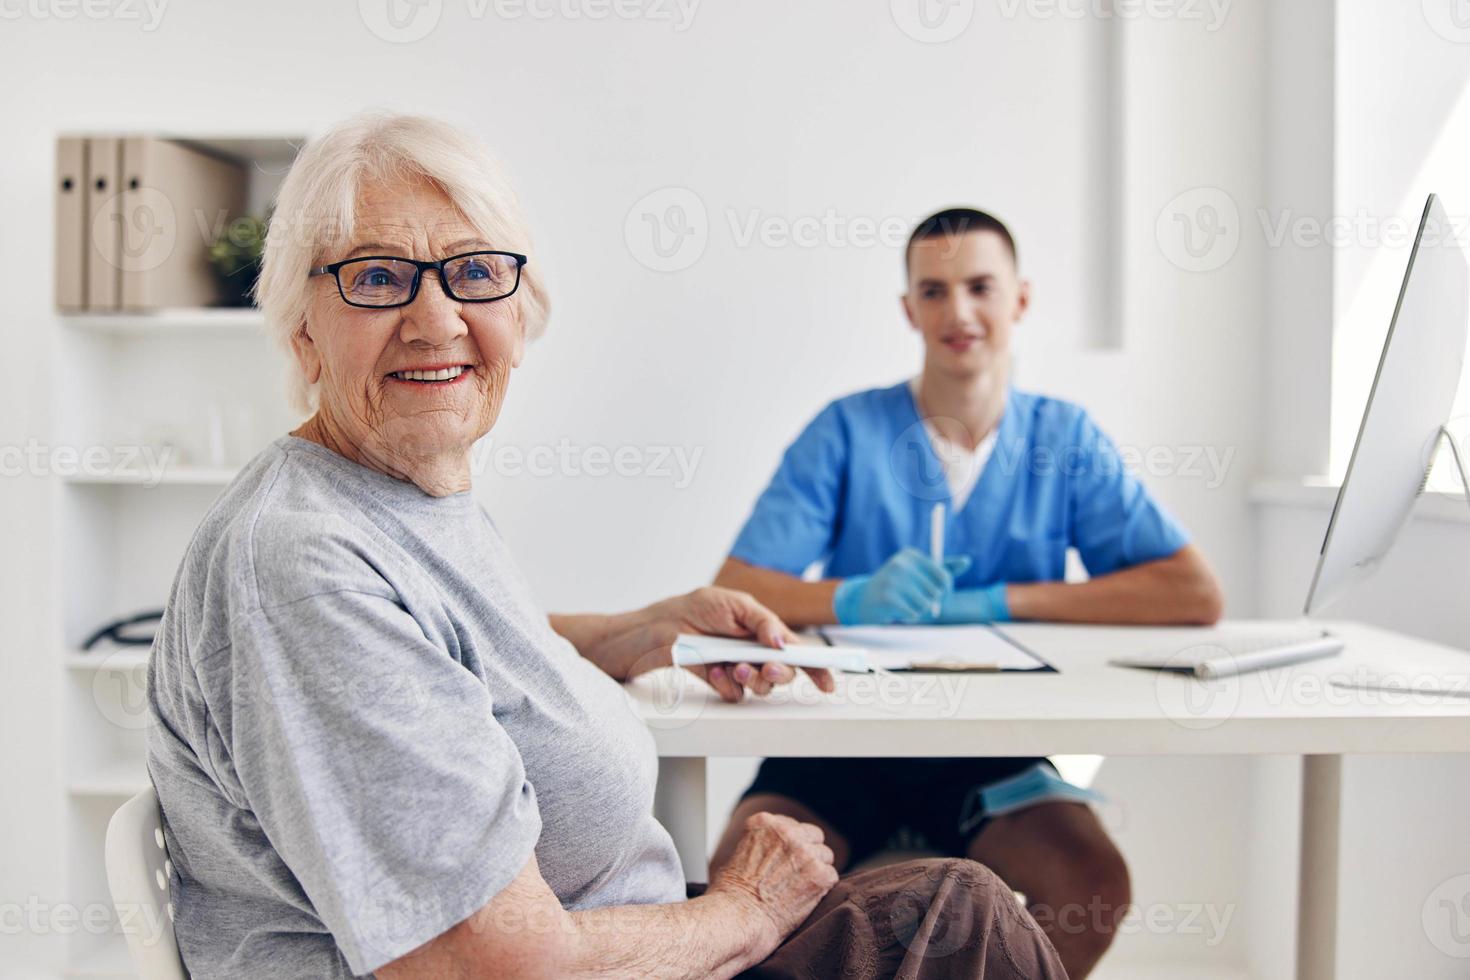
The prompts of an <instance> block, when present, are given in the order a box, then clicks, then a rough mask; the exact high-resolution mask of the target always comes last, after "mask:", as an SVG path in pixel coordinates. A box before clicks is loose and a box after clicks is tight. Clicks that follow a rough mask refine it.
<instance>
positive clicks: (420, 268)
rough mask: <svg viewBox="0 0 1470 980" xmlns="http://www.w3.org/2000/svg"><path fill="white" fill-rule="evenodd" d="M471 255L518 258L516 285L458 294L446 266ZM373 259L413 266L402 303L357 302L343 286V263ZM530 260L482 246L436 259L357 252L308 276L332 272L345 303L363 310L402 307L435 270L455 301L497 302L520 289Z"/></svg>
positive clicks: (415, 297) (311, 271) (415, 295)
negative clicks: (500, 290) (495, 291)
mask: <svg viewBox="0 0 1470 980" xmlns="http://www.w3.org/2000/svg"><path fill="white" fill-rule="evenodd" d="M471 255H503V256H505V257H507V258H511V259H515V261H516V281H515V285H514V286H511V287H510V292H508V293H503V294H501V295H500V296H486V297H481V298H475V297H465V296H457V295H455V292H454V290H453V289H450V288H449V280H448V279H447V278H445V276H444V266H445V265H447V264H448V263H450V262H453V261H454V260H455V259H465V258H469V257H470V256H471ZM373 259H380V260H381V259H391V260H393V261H394V262H407V263H408V264H409V265H411V266H413V267H414V273H413V283H412V284H411V285H410V286H409V288H408V299H405V300H404V301H402V302H401V303H388V304H385V305H379V304H376V303H354V302H353V301H352V300H350V299H348V298H347V290H346V289H345V288H343V286H342V277H341V276H340V275H339V274H338V273H339V272H341V270H342V268H343V267H344V266H348V265H351V264H352V263H354V262H371V261H372V260H373ZM529 261H531V260H530V259H528V258H527V257H526V256H524V255H522V254H521V253H519V252H502V251H500V250H499V249H493V248H480V249H475V250H474V251H473V252H460V253H459V254H458V255H450V256H448V257H446V258H442V259H439V260H438V261H435V262H420V261H419V260H418V259H410V258H407V257H406V256H402V255H354V256H353V257H352V258H350V259H343V260H342V261H341V262H333V263H331V264H330V265H319V266H317V267H316V268H315V269H311V270H308V272H307V273H306V277H307V278H308V279H310V278H313V277H315V276H325V275H330V276H331V277H332V279H333V280H334V281H335V282H336V283H337V295H338V296H341V297H342V302H344V303H346V304H347V305H348V306H355V307H357V308H358V309H360V310H396V309H398V308H399V307H401V306H407V305H409V304H410V303H412V302H413V301H414V300H415V299H417V298H418V295H419V285H420V284H421V283H422V282H423V281H424V273H425V272H427V271H428V270H430V269H433V270H434V271H435V272H437V273H439V288H440V289H442V290H444V295H445V296H448V297H449V298H450V299H452V300H454V301H455V302H456V303H494V302H495V301H496V300H502V299H507V298H509V297H511V296H514V295H515V294H516V290H518V289H520V288H521V270H522V269H524V268H525V267H526V263H527V262H529Z"/></svg>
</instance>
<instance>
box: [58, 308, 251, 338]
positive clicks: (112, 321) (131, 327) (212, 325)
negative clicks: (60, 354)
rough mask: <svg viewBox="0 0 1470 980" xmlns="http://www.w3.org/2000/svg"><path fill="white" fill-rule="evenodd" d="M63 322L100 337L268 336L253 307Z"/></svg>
mask: <svg viewBox="0 0 1470 980" xmlns="http://www.w3.org/2000/svg"><path fill="white" fill-rule="evenodd" d="M61 320H62V322H63V323H66V324H68V325H70V326H72V327H76V328H77V329H79V330H90V331H94V332H97V333H113V334H154V333H170V334H174V333H191V334H198V335H200V336H210V335H219V336H250V335H251V334H257V335H263V334H264V333H265V317H264V316H263V315H262V314H261V312H260V311H259V310H257V309H253V308H250V307H221V308H219V309H209V308H200V309H193V310H188V309H177V310H158V311H157V312H152V313H127V312H117V313H64V314H62V316H61Z"/></svg>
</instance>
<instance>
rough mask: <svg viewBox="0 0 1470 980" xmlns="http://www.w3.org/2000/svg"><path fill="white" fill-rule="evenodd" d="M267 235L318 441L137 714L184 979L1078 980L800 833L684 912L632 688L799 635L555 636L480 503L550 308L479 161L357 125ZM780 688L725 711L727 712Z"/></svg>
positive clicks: (283, 480) (306, 179)
mask: <svg viewBox="0 0 1470 980" xmlns="http://www.w3.org/2000/svg"><path fill="white" fill-rule="evenodd" d="M275 214H276V218H275V221H274V223H273V226H272V229H271V234H270V239H269V241H268V243H267V247H266V253H265V265H264V271H263V275H262V279H261V285H260V290H259V294H260V300H261V304H262V307H263V308H264V311H265V315H266V318H267V321H268V322H269V323H270V324H271V327H272V329H273V330H274V331H275V332H276V333H277V334H278V336H279V337H280V338H281V339H282V340H283V342H284V343H285V344H286V345H287V346H288V348H289V350H290V351H291V353H292V354H293V355H294V356H293V358H292V363H293V365H294V367H295V369H296V373H295V376H294V384H295V389H296V392H295V393H296V396H297V399H298V401H299V402H300V403H301V405H302V407H304V408H306V409H307V411H308V412H310V417H309V419H308V420H307V421H306V422H305V423H304V424H303V425H302V426H301V427H300V428H298V429H297V430H296V431H295V432H292V433H291V434H289V435H285V436H282V437H281V438H279V439H277V440H276V441H275V442H274V443H273V444H272V445H271V446H269V447H268V448H267V449H266V450H265V451H264V452H263V453H261V454H260V455H259V456H258V457H256V458H255V460H254V461H252V462H251V463H250V464H249V465H247V466H246V467H245V468H244V469H243V471H242V472H241V473H240V475H239V476H238V477H237V478H236V479H235V481H234V482H233V483H232V484H231V485H230V486H229V488H228V489H227V490H226V491H225V492H224V493H223V494H222V495H221V496H220V498H219V500H218V501H217V502H216V503H215V504H214V506H213V507H212V509H211V510H210V512H209V514H208V515H207V516H206V517H205V519H204V522H203V523H202V525H201V526H200V528H199V530H198V532H197V533H196V534H195V535H194V538H193V540H192V542H191V543H190V546H189V549H188V552H187V554H186V555H185V557H184V560H183V563H182V566H181V567H180V569H179V573H178V577H177V579H176V581H175V583H174V587H173V592H172V594H171V596H170V598H169V601H168V607H167V614H166V616H165V620H164V624H163V626H162V628H161V630H160V632H159V637H158V640H157V643H156V645H155V647H154V650H153V658H152V663H151V669H150V672H149V681H148V689H149V700H150V705H151V709H152V712H153V715H154V722H155V724H153V726H152V727H151V730H150V732H149V742H148V767H149V771H150V774H151V776H152V779H153V783H154V785H155V787H156V788H157V792H158V797H159V801H160V803H161V805H162V809H163V817H164V834H165V837H166V840H167V845H168V849H169V853H170V856H171V858H172V862H173V872H172V873H173V879H172V881H171V882H170V885H171V892H172V896H173V903H174V910H175V913H176V917H175V929H176V932H177V936H178V940H179V945H180V949H181V953H182V956H183V960H184V963H185V965H186V966H187V968H188V969H189V970H190V972H191V973H192V974H193V976H194V977H196V978H211V977H250V978H262V977H270V978H273V980H280V978H293V977H299V978H311V980H321V978H327V977H346V976H350V975H364V974H377V975H378V976H381V977H385V978H398V977H423V978H442V977H470V976H476V977H479V976H495V977H556V978H565V977H581V976H588V977H591V976H598V977H646V976H657V977H712V976H713V977H729V976H734V975H737V974H741V973H747V971H748V973H747V975H749V976H752V977H796V976H801V977H813V976H839V975H840V976H849V975H851V976H887V975H895V974H899V973H901V974H902V975H904V976H914V977H920V976H945V977H948V976H965V977H978V976H994V977H1005V978H1012V977H1023V976H1024V977H1031V976H1036V977H1062V976H1063V975H1064V974H1063V971H1062V968H1061V967H1060V965H1059V964H1058V961H1057V959H1056V957H1055V954H1054V953H1053V951H1052V949H1051V947H1050V946H1049V945H1048V943H1047V941H1046V939H1045V938H1044V936H1043V935H1042V934H1041V933H1040V931H1039V930H1038V929H1037V928H1036V926H1035V924H1034V922H1032V921H1031V920H1030V919H1029V918H1027V917H1026V913H1025V912H1024V910H1022V909H1021V908H1020V906H1019V905H1018V904H1017V903H1016V901H1015V900H1014V898H1013V896H1011V895H1010V894H1009V892H1007V891H1006V890H1005V889H1004V887H1003V886H1001V885H1000V884H999V883H998V881H997V879H996V878H995V877H994V876H993V875H992V874H990V872H989V871H987V870H986V869H985V868H983V867H981V866H979V865H976V864H973V863H970V862H964V861H931V862H913V863H910V864H905V865H898V866H894V867H890V868H885V869H881V870H878V871H869V872H866V873H859V874H856V875H852V876H850V877H849V878H847V879H843V880H842V881H841V882H839V881H838V876H837V874H836V873H835V872H834V870H833V867H832V852H831V851H830V850H828V848H827V847H826V846H825V845H824V844H823V843H822V839H821V832H820V831H819V830H818V829H817V828H816V827H814V826H811V825H806V824H800V823H798V822H796V821H794V820H792V819H790V818H787V817H779V816H774V815H771V814H757V815H756V816H754V817H752V818H751V820H750V821H749V824H748V828H747V831H746V833H745V836H744V838H743V839H742V841H741V842H740V845H739V847H738V848H737V850H736V852H735V854H734V856H733V857H732V858H731V859H730V860H729V861H728V862H727V863H726V864H724V865H723V866H722V867H721V869H720V871H719V873H718V874H717V875H716V876H715V879H714V880H713V881H712V882H711V883H710V884H709V886H708V888H707V889H705V890H702V893H700V894H694V893H698V892H700V891H701V889H699V888H697V887H691V888H690V889H688V890H686V886H685V882H684V878H683V875H682V872H681V870H680V866H679V862H678V857H677V855H676V853H675V851H674V847H673V845H672V843H671V841H670V838H669V836H668V834H667V833H666V832H665V831H664V830H663V828H662V827H660V826H659V824H658V823H657V822H656V821H655V820H654V818H653V816H652V802H653V788H654V779H655V775H656V771H657V760H656V757H655V754H654V748H653V743H652V740H651V738H650V736H649V733H648V731H647V730H646V729H645V728H644V726H643V725H642V723H641V722H640V720H639V718H638V717H637V715H636V713H635V712H634V711H633V710H631V706H630V704H629V702H628V699H627V697H626V696H625V695H624V694H623V692H622V691H621V690H620V688H619V686H618V683H617V682H618V681H622V680H625V679H627V678H628V677H629V676H631V675H632V674H634V673H636V672H638V671H639V670H641V669H647V668H648V667H651V666H656V665H662V664H668V663H670V662H671V658H670V646H671V642H672V640H673V637H674V636H675V635H676V634H677V633H678V632H681V631H705V632H711V633H720V634H727V635H733V636H746V637H754V638H757V639H759V640H760V641H761V642H762V643H765V644H767V645H771V646H776V647H779V646H781V645H782V644H783V643H784V642H786V640H787V639H788V637H789V634H788V632H787V631H786V628H785V627H784V626H783V625H782V624H781V622H780V621H779V620H778V619H776V617H775V616H774V615H772V614H771V613H770V612H769V611H767V610H766V609H764V608H763V607H761V606H760V605H758V604H757V603H756V602H755V601H754V600H752V599H751V598H750V597H748V596H746V595H744V594H742V593H735V592H728V591H722V590H716V589H701V590H699V591H696V592H694V593H691V594H689V595H685V596H681V597H678V598H674V599H668V600H665V601H663V602H659V603H656V604H654V605H652V606H649V607H647V608H645V609H642V610H639V611H636V612H631V613H626V614H622V615H613V616H592V615H553V616H550V617H548V616H546V615H545V614H543V613H542V612H540V611H539V610H538V609H537V606H536V603H535V601H534V599H533V598H532V596H531V594H530V592H529V590H528V588H527V586H526V583H525V581H524V580H523V579H522V577H521V575H520V573H519V572H518V571H517V569H516V565H515V561H514V560H513V559H512V557H511V555H510V554H509V552H508V551H507V549H506V546H505V543H504V542H503V541H502V540H501V538H500V536H499V534H498V533H497V532H496V530H495V527H494V525H493V524H492V523H491V521H490V519H489V517H488V516H487V515H486V514H485V512H484V511H482V510H481V509H480V506H479V505H478V504H477V503H476V502H475V499H474V497H473V496H472V494H471V487H470V466H469V462H470V448H471V445H472V444H473V443H474V442H475V440H477V439H479V438H480V437H481V436H483V435H485V433H486V432H487V431H489V429H490V428H491V427H492V426H493V425H494V424H495V420H496V417H497V415H498V413H499V411H500V407H501V403H502V400H503V399H504V397H505V393H506V388H507V386H508V384H509V382H510V376H511V372H512V371H513V369H514V368H515V367H516V366H517V365H519V364H520V363H521V358H522V356H523V353H524V349H525V345H526V343H527V341H528V340H529V339H531V338H533V337H535V336H536V335H537V334H539V333H540V332H541V330H542V328H543V326H544V324H545V322H546V318H547V308H548V306H547V297H546V292H545V289H544V286H543V284H542V282H541V280H540V279H539V277H538V275H537V271H536V270H537V266H536V263H535V261H534V259H532V258H528V255H529V254H530V252H531V248H530V245H529V242H528V238H527V233H526V229H525V227H524V223H523V220H522V218H521V215H520V211H519V209H518V206H517V204H516V202H515V199H514V197H513V195H512V193H511V191H510V189H509V187H508V185H507V183H506V181H505V179H504V178H503V177H502V176H501V174H500V171H499V170H498V169H497V167H496V166H495V164H494V163H493V162H492V160H491V159H490V158H489V156H488V155H487V154H486V152H485V151H484V150H483V149H482V148H481V147H480V146H479V145H478V144H477V143H475V142H474V141H471V140H469V139H467V138H466V137H464V136H462V135H461V134H460V133H458V132H457V131H455V130H454V129H452V128H450V127H449V126H447V125H445V124H442V123H437V122H434V121H431V120H425V119H421V118H417V117H405V116H384V115H370V116H366V117H362V118H360V119H356V120H353V121H350V122H348V123H346V124H344V125H341V126H339V127H338V128H336V129H334V130H333V131H331V132H329V133H327V134H326V135H325V136H323V137H322V138H321V139H319V140H317V141H315V142H314V143H312V144H311V145H310V146H308V147H307V148H306V150H305V151H304V152H303V153H302V154H301V156H300V158H299V159H298V160H297V162H296V164H295V166H294V167H293V169H292V171H291V173H290V174H289V175H288V176H287V178H286V181H285V183H284V184H283V186H282V188H281V192H280V196H279V200H278V202H277V207H276V212H275ZM737 671H738V672H737ZM793 677H794V672H793V671H792V670H791V669H790V668H788V667H785V666H780V665H777V666H773V667H768V668H766V669H765V671H764V672H755V673H754V674H752V673H751V672H750V671H749V668H748V665H739V667H738V668H735V669H730V668H729V667H727V668H726V669H718V668H716V669H711V671H710V673H709V676H708V677H707V678H706V679H707V680H708V681H709V682H710V683H711V684H712V685H713V686H714V687H715V688H716V689H717V690H718V691H719V692H720V693H721V694H722V695H723V696H724V697H726V698H727V699H730V700H738V699H739V697H740V696H741V694H742V693H743V691H742V685H743V686H748V687H749V688H750V689H751V690H753V691H754V692H755V693H757V694H759V693H765V692H767V691H769V690H770V689H771V684H772V683H783V682H787V681H790V680H791V679H793ZM737 678H738V681H737ZM814 679H815V681H816V682H817V684H818V685H819V686H821V687H822V688H824V689H826V690H831V688H832V681H831V678H830V677H828V676H826V675H825V674H821V673H817V674H815V675H814ZM691 894H694V897H691Z"/></svg>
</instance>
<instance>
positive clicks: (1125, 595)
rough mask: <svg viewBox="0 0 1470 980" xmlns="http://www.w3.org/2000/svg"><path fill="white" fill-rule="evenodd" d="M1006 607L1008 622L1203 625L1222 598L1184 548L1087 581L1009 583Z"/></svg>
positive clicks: (1199, 559) (1196, 555)
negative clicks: (1013, 620)
mask: <svg viewBox="0 0 1470 980" xmlns="http://www.w3.org/2000/svg"><path fill="white" fill-rule="evenodd" d="M1006 602H1007V604H1008V605H1009V606H1010V612H1011V618H1012V619H1034V620H1044V621H1049V622H1057V623H1146V624H1155V625H1200V624H1205V625H1207V624H1209V623H1213V622H1215V621H1216V620H1217V619H1219V618H1220V614H1221V612H1222V611H1223V607H1224V596H1223V595H1222V593H1221V591H1220V586H1219V583H1218V582H1217V581H1216V580H1215V575H1214V573H1213V572H1212V571H1211V570H1210V567H1209V565H1208V564H1207V563H1206V562H1205V560H1204V556H1203V555H1202V554H1201V553H1200V552H1199V550H1198V549H1197V548H1195V547H1194V546H1193V545H1186V546H1185V547H1184V548H1182V549H1180V550H1179V551H1178V552H1176V553H1174V554H1173V555H1170V556H1169V557H1168V558H1161V559H1159V560H1158V561H1151V562H1145V563H1143V564H1142V565H1135V566H1133V567H1132V568H1125V569H1123V570H1122V571H1118V572H1113V573H1111V574H1109V575H1099V576H1098V577H1097V578H1094V579H1092V580H1091V581H1087V582H1025V583H1014V582H1013V583H1011V584H1010V585H1008V586H1006Z"/></svg>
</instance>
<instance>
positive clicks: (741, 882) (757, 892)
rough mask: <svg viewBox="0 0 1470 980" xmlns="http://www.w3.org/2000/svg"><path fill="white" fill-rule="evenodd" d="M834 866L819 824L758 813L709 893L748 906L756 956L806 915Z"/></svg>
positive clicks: (830, 881) (831, 879)
mask: <svg viewBox="0 0 1470 980" xmlns="http://www.w3.org/2000/svg"><path fill="white" fill-rule="evenodd" d="M835 884H837V869H836V868H834V867H833V866H832V849H831V848H830V847H828V846H827V845H826V844H825V843H823V841H822V830H821V828H820V827H817V826H816V825H814V824H809V823H800V822H798V821H796V820H793V819H792V818H791V817H787V816H783V815H780V814H775V813H756V814H753V815H751V817H750V818H749V819H748V820H746V822H745V835H744V836H743V837H741V838H740V843H739V844H737V845H736V847H735V853H734V854H733V855H732V856H731V857H730V860H729V861H727V862H726V863H725V864H723V865H722V866H721V867H720V868H719V870H718V871H716V872H715V875H714V880H713V881H711V882H710V886H709V891H708V892H706V894H708V895H719V896H721V897H726V898H729V899H732V900H733V901H735V902H736V903H737V904H738V905H741V906H744V907H745V908H746V909H748V910H749V912H748V915H747V916H746V917H745V918H746V919H747V920H748V921H749V922H750V924H751V928H752V929H753V930H756V931H757V934H756V935H755V936H754V937H753V940H754V949H753V953H754V954H755V962H760V961H761V960H763V959H765V958H766V957H767V956H769V955H770V953H771V952H772V951H773V950H774V949H775V948H776V947H777V946H779V945H780V944H781V942H782V940H784V939H785V938H786V937H787V936H789V935H790V934H791V932H792V930H794V929H795V928H796V927H797V926H799V925H801V923H802V922H803V921H805V919H806V917H807V916H808V915H810V914H811V911H812V909H814V908H816V907H817V903H818V902H820V901H821V900H822V897H823V896H824V895H826V894H827V892H829V891H831V890H832V886H833V885H835Z"/></svg>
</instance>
